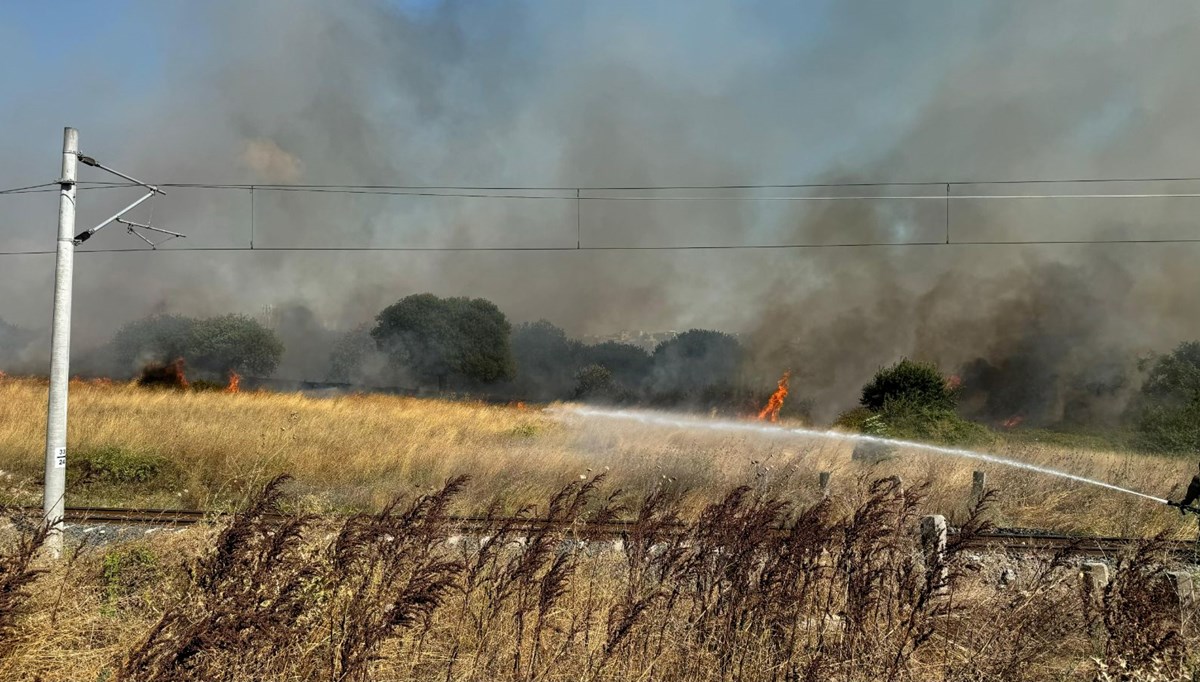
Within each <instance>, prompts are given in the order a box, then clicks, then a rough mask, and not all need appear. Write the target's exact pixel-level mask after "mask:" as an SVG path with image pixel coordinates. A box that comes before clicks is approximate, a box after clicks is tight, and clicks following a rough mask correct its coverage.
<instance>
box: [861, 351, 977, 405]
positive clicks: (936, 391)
mask: <svg viewBox="0 0 1200 682" xmlns="http://www.w3.org/2000/svg"><path fill="white" fill-rule="evenodd" d="M893 401H904V402H905V403H911V404H915V405H921V406H924V407H929V408H935V409H941V410H953V409H954V408H955V406H956V405H957V398H956V396H955V392H954V390H953V389H951V388H950V387H949V386H948V385H947V383H946V379H945V378H944V377H943V376H942V374H941V372H939V371H938V368H937V367H936V366H934V365H932V364H927V363H922V362H914V361H912V360H909V359H908V358H904V359H903V360H901V361H900V362H897V363H896V364H894V365H892V366H891V367H884V368H882V369H880V370H879V371H878V372H876V373H875V376H874V378H872V379H871V380H870V381H869V382H867V384H866V385H865V386H863V389H862V398H861V399H860V400H859V403H860V404H861V405H862V406H863V407H865V408H867V409H869V410H874V411H876V412H879V411H880V410H882V409H883V408H884V405H885V404H887V403H889V402H893Z"/></svg>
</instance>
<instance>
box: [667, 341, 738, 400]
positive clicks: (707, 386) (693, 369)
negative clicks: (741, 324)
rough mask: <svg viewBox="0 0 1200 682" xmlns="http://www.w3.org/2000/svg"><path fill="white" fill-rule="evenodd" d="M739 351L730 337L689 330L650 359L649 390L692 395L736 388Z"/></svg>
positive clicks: (668, 342) (736, 342) (736, 344)
mask: <svg viewBox="0 0 1200 682" xmlns="http://www.w3.org/2000/svg"><path fill="white" fill-rule="evenodd" d="M742 358H743V353H742V347H741V344H739V343H738V340H737V339H736V338H735V337H733V336H732V335H730V334H726V333H724V332H718V331H713V330H709V329H691V330H688V331H686V332H684V333H682V334H680V335H678V336H676V337H674V338H672V339H669V340H667V341H663V342H662V343H660V344H658V346H657V347H656V348H655V349H654V354H653V355H652V356H651V377H650V379H651V390H653V391H654V392H656V393H659V394H683V395H695V394H700V393H705V392H710V391H712V390H713V389H721V390H725V389H729V388H732V387H734V386H736V384H737V379H738V372H739V371H740V369H741V365H742Z"/></svg>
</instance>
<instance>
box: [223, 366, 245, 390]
mask: <svg viewBox="0 0 1200 682" xmlns="http://www.w3.org/2000/svg"><path fill="white" fill-rule="evenodd" d="M241 384H242V376H241V375H240V374H238V373H237V372H235V371H233V370H232V369H231V370H229V385H228V386H226V387H225V392H226V393H237V392H238V391H239V390H240V389H239V388H238V387H239V386H241Z"/></svg>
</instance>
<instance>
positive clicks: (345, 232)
mask: <svg viewBox="0 0 1200 682" xmlns="http://www.w3.org/2000/svg"><path fill="white" fill-rule="evenodd" d="M8 11H14V10H8ZM133 15H136V18H135V17H134V16H133ZM128 19H129V20H128V21H115V20H114V21H113V22H111V23H105V24H102V25H93V26H89V27H84V26H80V27H78V28H79V30H72V29H71V27H63V26H61V25H58V24H52V26H53V27H54V34H55V35H58V34H66V35H74V34H77V35H82V36H86V39H83V40H81V41H79V43H78V44H77V45H76V46H75V47H72V48H69V49H68V51H67V54H66V55H63V56H62V57H61V58H62V59H66V60H69V63H70V65H71V67H72V68H71V70H70V71H69V76H68V77H67V78H66V79H64V80H61V81H47V80H46V79H45V78H31V77H28V75H22V74H18V73H17V71H19V70H17V69H13V70H9V72H8V73H5V74H3V75H0V84H2V85H3V86H4V87H3V92H5V93H6V94H5V95H4V99H3V100H0V101H3V102H4V104H5V113H6V116H5V120H6V124H7V125H6V128H5V135H4V136H3V137H4V138H5V140H4V142H3V143H2V147H0V152H2V153H3V158H4V159H5V160H6V163H5V164H3V168H0V183H2V185H3V186H4V187H11V186H17V185H23V184H27V183H29V182H37V181H51V180H53V179H55V178H56V174H57V172H58V168H57V164H58V158H59V144H60V139H61V138H60V135H61V127H62V126H63V125H72V126H75V127H77V128H79V129H80V134H81V140H82V146H83V148H84V150H85V152H86V153H88V154H90V155H93V156H95V157H96V158H98V159H100V160H101V161H103V162H104V163H106V164H108V165H111V166H114V167H117V168H120V169H122V170H124V171H126V172H129V173H132V174H134V175H137V176H139V177H143V178H145V179H147V180H150V181H155V182H168V181H170V182H201V183H247V184H268V183H314V184H315V183H324V184H352V185H446V184H450V185H483V186H514V187H541V186H552V187H560V186H562V187H576V186H582V187H611V186H617V187H628V186H640V185H697V184H699V185H726V184H736V185H742V184H748V183H749V184H752V183H794V182H808V181H817V182H822V181H824V182H835V181H847V180H870V181H884V182H901V181H933V182H940V181H945V180H954V181H959V180H969V181H974V180H992V179H1000V180H1005V179H1029V178H1088V177H1139V176H1155V177H1170V176H1188V175H1196V174H1197V166H1196V163H1195V159H1196V158H1197V151H1198V150H1197V146H1198V145H1200V143H1198V142H1197V141H1198V140H1200V135H1198V134H1197V133H1198V132H1200V131H1197V127H1198V126H1200V119H1198V118H1197V117H1196V116H1195V112H1196V111H1197V110H1198V109H1200V90H1197V89H1196V88H1194V87H1191V83H1192V81H1193V80H1194V77H1193V73H1192V72H1193V70H1194V64H1195V63H1197V58H1200V29H1197V27H1198V26H1200V22H1198V21H1197V19H1200V9H1198V8H1197V6H1196V5H1195V4H1194V3H1190V2H1168V1H1163V2H1158V3H1155V11H1154V12H1146V11H1145V9H1144V7H1142V6H1141V5H1140V4H1138V3H1132V2H1128V3H1125V2H1103V1H1097V2H1089V3H1086V4H1083V3H1068V2H1064V3H1023V4H1020V5H1013V4H1012V3H1008V2H985V1H981V2H975V3H961V2H952V1H951V0H945V1H944V2H928V3H828V4H824V3H813V4H807V5H801V4H800V3H782V2H780V3H769V2H751V3H745V2H735V1H733V0H700V1H694V0H689V1H688V2H682V1H680V2H665V3H651V4H646V3H636V2H605V3H558V2H553V3H551V2H505V3H481V2H465V1H451V0H446V1H442V2H439V1H437V0H423V1H417V0H409V1H406V2H385V1H383V0H378V1H370V0H361V1H358V2H344V3H327V2H318V1H317V0H296V1H294V2H289V3H286V4H285V3H275V2H261V3H241V2H239V3H200V4H197V3H191V4H188V5H177V4H172V3H166V4H162V3H155V4H148V5H146V6H144V7H141V8H140V9H139V10H137V11H132V12H130V17H128ZM4 27H8V28H4ZM85 29H87V30H85ZM47 31H49V29H47ZM42 42H44V41H42ZM118 44H119V45H122V46H124V47H122V48H121V51H117V52H113V53H111V54H109V53H105V51H104V50H103V49H99V48H101V47H103V46H106V45H118ZM42 49H44V48H42V47H41V46H40V44H39V41H37V40H35V39H33V38H30V37H29V36H27V35H25V34H23V33H22V29H21V27H20V24H19V23H17V22H13V21H4V22H0V58H2V59H4V61H5V62H6V63H12V64H16V63H37V62H38V60H39V59H40V58H41V54H40V52H41V50H42ZM133 49H141V50H144V53H140V54H136V56H137V58H136V59H131V58H130V57H131V54H130V52H129V50H133ZM56 58H57V57H56ZM94 172H95V171H93V170H92V169H88V170H87V175H86V176H85V178H84V179H92V180H101V179H108V178H104V177H102V176H96V175H94ZM1198 184H1200V183H1183V182H1172V183H1160V184H1145V183H1139V184H1113V185H1103V186H1100V187H1098V186H1095V185H1084V184H1078V185H1004V186H994V185H955V186H954V187H952V188H951V190H950V191H951V193H953V194H955V195H958V196H977V195H982V194H1022V193H1048V192H1053V193H1059V194H1070V193H1079V192H1092V191H1096V190H1097V189H1102V190H1103V191H1109V192H1117V193H1154V192H1161V191H1166V190H1169V191H1196V190H1197V189H1200V187H1198V186H1197V185H1198ZM846 191H847V190H811V191H808V190H795V189H771V190H703V191H689V190H671V191H662V192H657V193H655V192H644V191H627V190H611V191H610V190H591V191H584V192H583V193H582V196H583V198H582V200H581V201H579V202H576V201H575V193H574V192H570V191H568V192H542V191H537V192H533V191H529V192H516V193H517V194H537V195H551V196H553V197H555V198H546V199H504V200H496V199H493V200H487V199H466V198H446V197H417V196H395V195H372V194H330V193H296V192H279V191H269V190H267V189H261V190H258V191H255V192H254V193H253V196H251V194H250V193H249V192H247V191H245V190H219V189H210V190H202V189H185V188H176V189H172V190H169V191H168V194H167V196H166V197H163V198H161V199H156V200H155V201H154V202H153V205H152V208H150V207H146V208H145V209H144V210H143V209H139V211H138V212H137V213H135V214H134V215H133V216H132V217H133V219H134V220H138V219H149V220H152V221H153V222H154V224H156V225H160V226H162V227H164V228H166V229H171V230H176V231H180V232H183V233H186V234H187V235H188V236H187V238H186V240H182V242H174V243H173V244H178V243H183V244H185V245H187V246H192V247H235V246H246V245H249V244H250V243H251V240H253V243H254V244H255V245H256V246H258V247H324V246H353V247H414V246H415V247H428V246H447V247H457V246H472V247H475V246H552V247H563V246H574V245H575V243H576V240H577V239H579V240H580V241H581V242H582V243H583V244H584V245H585V246H663V245H680V244H688V245H697V244H701V245H730V246H733V245H765V244H806V245H812V244H822V245H836V244H847V243H860V242H870V243H875V244H885V243H896V242H914V241H919V242H935V243H937V242H944V241H945V240H946V232H947V231H949V233H950V240H951V241H952V242H957V243H959V244H958V245H956V244H952V245H945V244H944V243H943V244H941V245H930V246H872V247H865V248H847V247H838V246H829V247H828V248H816V249H811V250H799V249H798V250H783V251H769V250H719V251H718V250H713V251H636V252H623V251H579V252H569V251H568V252H552V253H545V252H455V253H430V252H415V253H414V252H394V251H393V252H352V253H345V252H319V251H310V252H268V251H263V252H257V253H255V252H245V251H240V252H219V251H218V252H205V251H190V252H179V253H171V252H169V251H166V250H164V251H162V252H159V253H132V254H130V253H119V254H92V255H82V254H81V255H80V256H79V258H78V259H77V266H78V267H77V273H76V277H77V279H76V301H75V346H76V349H82V348H86V347H87V346H89V345H96V344H100V343H103V342H104V341H105V340H107V339H109V338H111V337H112V335H113V333H114V332H115V331H116V328H118V327H119V326H120V324H121V323H123V322H125V321H128V320H131V319H135V318H138V317H141V316H143V315H145V314H148V313H150V312H173V313H180V314H187V315H192V316H205V315H214V314H222V313H226V312H242V313H248V314H253V315H258V314H260V313H261V311H262V310H263V308H264V306H268V305H272V306H277V307H278V306H283V305H287V304H290V303H293V302H299V303H300V304H302V306H303V308H293V309H290V310H291V311H292V313H291V317H289V318H288V320H287V321H286V324H284V325H283V326H282V328H281V333H282V334H283V335H284V341H285V343H286V344H287V345H288V347H289V356H288V359H286V360H285V366H286V368H287V370H288V372H289V373H292V372H294V373H297V374H305V375H307V378H314V379H321V378H323V377H324V375H325V374H326V372H327V363H325V364H323V365H322V366H320V367H316V366H311V365H313V364H315V363H317V362H318V359H319V358H320V356H322V355H323V354H324V349H325V348H327V347H329V346H330V345H332V344H333V343H334V342H333V341H332V340H331V339H336V338H337V335H338V333H339V332H344V331H346V330H349V329H352V328H354V327H355V326H357V325H360V324H362V323H363V322H364V321H367V320H369V319H370V318H371V317H372V316H373V315H374V314H375V313H377V312H378V311H379V310H380V309H382V308H383V307H385V306H387V305H388V304H390V303H393V302H395V301H396V300H397V299H399V298H401V297H403V296H405V295H408V294H412V293H419V292H425V291H429V292H432V293H435V294H437V295H439V296H484V297H487V298H489V299H491V300H493V301H495V302H496V303H497V305H499V306H500V308H501V309H502V310H504V311H505V312H506V313H508V315H509V316H510V317H511V318H512V319H513V320H514V321H516V322H521V321H529V320H536V319H541V318H545V319H549V320H551V321H553V322H554V323H556V324H558V325H561V326H563V327H565V328H566V329H567V330H568V331H570V332H571V333H572V334H576V335H585V334H605V333H610V332H614V331H616V330H619V329H644V330H649V331H658V330H663V329H679V330H683V329H688V328H691V327H703V328H712V329H718V330H722V331H727V332H732V333H737V334H739V335H740V337H741V338H742V339H743V340H744V342H745V344H746V346H747V348H748V349H749V350H750V352H751V353H752V354H753V362H754V365H753V367H754V372H756V373H758V376H757V377H756V380H759V381H761V382H762V383H763V386H764V388H766V389H768V390H769V388H770V386H771V385H773V382H774V381H775V380H776V379H777V378H778V376H779V375H780V373H781V372H782V371H783V370H785V369H791V370H793V375H792V383H791V386H792V391H793V393H794V394H796V395H798V396H803V397H806V398H810V399H812V400H813V401H814V403H815V405H816V406H817V416H818V417H822V418H826V417H829V416H831V415H833V414H835V413H836V412H837V411H839V410H841V409H844V408H846V407H849V406H851V405H853V403H854V401H855V400H856V397H857V389H858V387H859V386H861V384H862V383H863V381H865V380H866V379H867V378H869V377H870V375H871V374H872V373H873V372H874V370H875V369H876V368H878V367H879V366H881V365H884V364H888V363H890V362H893V361H895V360H897V359H898V358H900V357H902V356H910V357H914V358H918V359H922V360H932V361H935V362H937V363H939V364H940V365H941V366H942V367H943V368H944V369H947V370H951V371H957V370H960V369H961V370H962V371H963V372H964V378H965V379H967V383H968V388H969V389H970V391H973V393H970V394H969V395H968V396H967V398H968V401H967V402H968V406H969V409H972V410H975V411H976V413H977V414H979V415H981V416H984V417H987V418H991V419H1004V418H1007V417H1009V416H1012V415H1016V414H1020V415H1023V416H1025V417H1027V418H1029V419H1032V420H1034V421H1038V422H1052V421H1057V420H1060V419H1104V418H1107V416H1108V415H1110V414H1112V413H1113V411H1114V410H1116V409H1119V403H1120V396H1121V395H1123V393H1124V392H1125V391H1128V390H1129V387H1131V386H1133V385H1135V384H1136V377H1135V376H1134V375H1133V373H1132V372H1131V371H1130V369H1129V368H1130V365H1131V358H1132V357H1134V356H1135V355H1136V354H1137V353H1141V352H1144V351H1146V350H1151V349H1158V350H1163V349H1166V348H1169V347H1170V346H1173V345H1174V344H1176V343H1177V342H1179V341H1180V340H1183V339H1187V338H1196V337H1198V336H1200V316H1197V315H1196V304H1195V295H1194V292H1195V291H1196V290H1197V286H1198V285H1200V281H1198V280H1200V270H1198V269H1197V268H1196V267H1195V265H1194V263H1195V256H1196V251H1195V248H1194V247H1192V246H1186V245H1185V246H1180V245H1137V246H1134V245H1119V244H1110V245H1096V244H1089V245H1080V244H1061V245H1052V246H1047V245H1008V246H994V245H986V246H985V245H962V243H963V242H1003V241H1025V240H1059V241H1072V240H1085V241H1092V240H1097V239H1108V240H1115V239H1128V238H1132V237H1136V238H1148V239H1162V238H1178V237H1195V236H1196V232H1195V220H1194V216H1193V214H1194V211H1193V210H1192V207H1193V204H1194V200H1189V199H1126V200H1109V199H1106V200H1081V199H1065V198H1064V199H1036V200H1033V199H1029V200H1019V199H1018V200H999V199H994V200H990V199H965V200H958V199H955V200H952V201H950V202H946V201H945V200H944V194H945V191H946V190H945V188H943V187H942V186H933V187H915V188H914V187H907V186H894V187H878V188H864V189H863V190H862V194H864V195H872V196H878V195H882V194H893V195H896V194H898V195H904V196H913V195H926V196H930V197H943V198H942V199H937V198H929V199H904V200H874V201H862V202H798V201H782V200H780V199H782V198H785V197H796V196H801V195H805V194H808V195H827V194H830V193H842V194H844V193H845V192H846ZM128 192H129V190H89V191H85V192H82V193H81V197H80V201H79V206H80V222H81V223H87V222H89V221H96V220H99V219H101V218H103V217H105V216H106V215H107V213H106V211H108V212H111V210H112V209H115V208H117V207H119V206H120V205H122V204H123V203H126V202H128V201H129V200H130V199H131V197H129V196H126V194H127V193H128ZM613 196H620V197H625V198H634V197H636V198H650V199H654V200H651V201H642V200H637V201H634V200H622V201H606V200H599V198H600V197H613ZM696 196H704V197H706V199H705V200H697V201H682V200H680V201H674V200H664V199H668V198H671V197H675V198H682V197H696ZM714 196H722V197H725V199H724V200H713V199H712V197H714ZM56 198H57V197H56V195H55V194H53V193H49V194H24V195H10V196H4V197H0V207H2V209H0V215H3V218H2V219H0V242H2V243H3V244H4V245H5V246H6V247H8V248H6V249H5V250H25V249H35V250H36V249H52V248H53V244H54V219H55V215H56V213H55V201H56ZM947 207H948V210H949V216H948V218H947V215H946V211H947ZM577 210H578V215H577ZM151 211H152V213H151ZM577 224H578V227H579V230H578V232H577V230H576V225H577ZM88 226H90V225H82V224H81V225H80V227H81V228H84V227H88ZM947 228H948V230H947ZM140 244H141V243H140V242H138V241H137V240H136V238H134V237H132V236H130V235H126V234H123V233H121V232H120V231H119V230H118V229H117V228H116V227H110V228H106V229H105V230H104V231H102V232H101V233H99V234H98V235H97V237H96V238H95V239H93V240H91V241H90V242H89V243H88V245H87V246H88V248H102V247H109V248H113V247H136V246H139V245H140ZM52 263H53V257H52V256H22V257H3V260H2V261H0V287H3V290H4V291H5V293H6V294H8V295H6V296H5V297H4V299H3V300H2V301H0V317H2V318H4V319H5V320H7V321H8V322H10V323H13V324H16V325H19V326H20V327H22V328H25V329H32V330H45V328H46V327H47V326H48V320H49V311H50V302H51V298H50V297H51V287H50V281H51V277H52V270H53V265H52ZM6 338H7V337H6ZM292 349H295V350H292ZM1112 406H1115V407H1112ZM1110 408H1111V409H1110Z"/></svg>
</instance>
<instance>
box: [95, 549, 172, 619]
mask: <svg viewBox="0 0 1200 682" xmlns="http://www.w3.org/2000/svg"><path fill="white" fill-rule="evenodd" d="M100 578H101V582H102V583H103V585H104V596H105V599H106V601H107V602H108V603H109V605H110V606H112V605H115V603H116V602H117V601H118V600H120V599H124V598H128V597H132V596H135V595H137V594H138V593H139V592H142V591H143V590H145V589H146V588H147V587H150V586H152V585H155V584H157V583H158V582H159V581H160V580H161V579H162V569H161V568H160V566H159V562H158V557H157V556H156V555H155V554H154V552H153V551H151V550H150V549H149V548H148V547H143V546H140V545H135V546H132V547H118V548H116V549H113V550H111V551H109V552H106V553H105V554H104V560H103V562H102V563H101V568H100Z"/></svg>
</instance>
